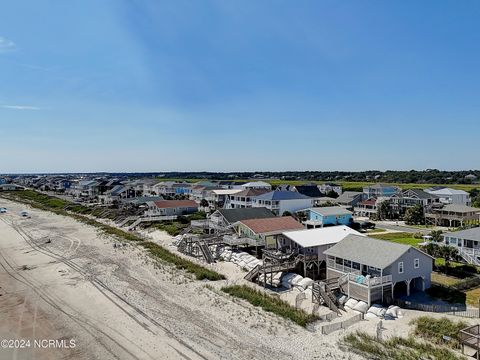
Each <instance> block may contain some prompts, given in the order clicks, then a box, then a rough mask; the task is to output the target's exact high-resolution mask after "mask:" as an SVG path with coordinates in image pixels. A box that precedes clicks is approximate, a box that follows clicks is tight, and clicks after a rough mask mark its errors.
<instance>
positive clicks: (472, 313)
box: [394, 300, 480, 318]
mask: <svg viewBox="0 0 480 360" xmlns="http://www.w3.org/2000/svg"><path fill="white" fill-rule="evenodd" d="M394 303H395V305H398V306H400V307H401V308H404V309H410V310H420V311H428V312H436V313H444V314H447V315H455V316H461V317H466V318H480V310H479V309H471V308H470V309H469V308H467V307H466V305H448V304H422V303H416V302H412V301H408V300H395V301H394Z"/></svg>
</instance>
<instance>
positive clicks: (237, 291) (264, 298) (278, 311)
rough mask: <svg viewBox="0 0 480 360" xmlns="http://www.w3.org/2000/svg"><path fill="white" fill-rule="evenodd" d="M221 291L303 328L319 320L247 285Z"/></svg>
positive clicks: (230, 287) (225, 288)
mask: <svg viewBox="0 0 480 360" xmlns="http://www.w3.org/2000/svg"><path fill="white" fill-rule="evenodd" d="M221 290H222V291H223V292H225V293H227V294H230V295H231V296H234V297H237V298H240V299H243V300H246V301H248V302H249V303H250V304H252V305H253V306H258V307H260V308H262V309H263V310H265V311H267V312H271V313H273V314H275V315H278V316H281V317H283V318H285V319H289V320H292V321H293V322H294V323H296V324H298V325H300V326H303V327H305V326H307V325H308V324H309V323H311V322H314V321H316V320H318V317H317V316H315V315H312V314H309V313H307V312H305V311H303V310H300V309H296V308H294V307H293V306H291V305H290V304H288V303H287V302H285V301H283V300H280V299H278V298H274V297H272V296H270V295H268V294H265V293H263V292H261V291H258V290H255V289H253V288H251V287H249V286H246V285H232V286H226V287H223V288H222V289H221Z"/></svg>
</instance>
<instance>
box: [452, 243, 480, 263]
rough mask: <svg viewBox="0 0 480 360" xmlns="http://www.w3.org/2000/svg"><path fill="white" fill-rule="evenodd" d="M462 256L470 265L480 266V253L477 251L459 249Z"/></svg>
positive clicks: (464, 248)
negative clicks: (479, 257)
mask: <svg viewBox="0 0 480 360" xmlns="http://www.w3.org/2000/svg"><path fill="white" fill-rule="evenodd" d="M457 249H458V252H459V254H460V256H462V257H463V259H464V260H465V261H466V262H467V263H469V264H474V265H480V261H479V260H478V256H480V251H479V250H477V249H472V248H466V247H459V248H457Z"/></svg>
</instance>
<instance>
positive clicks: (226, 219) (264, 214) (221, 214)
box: [209, 208, 275, 228]
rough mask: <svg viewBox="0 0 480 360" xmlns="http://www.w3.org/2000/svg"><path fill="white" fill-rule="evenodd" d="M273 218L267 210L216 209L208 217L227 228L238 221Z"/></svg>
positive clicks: (272, 214) (273, 215)
mask: <svg viewBox="0 0 480 360" xmlns="http://www.w3.org/2000/svg"><path fill="white" fill-rule="evenodd" d="M272 217H275V214H274V213H272V212H271V211H270V210H268V209H267V208H236V209H218V210H216V211H215V212H214V213H212V215H210V216H209V220H210V221H211V222H213V223H214V224H216V225H218V226H221V227H224V228H226V227H229V226H231V225H233V224H235V223H237V222H239V221H242V220H249V219H266V218H272Z"/></svg>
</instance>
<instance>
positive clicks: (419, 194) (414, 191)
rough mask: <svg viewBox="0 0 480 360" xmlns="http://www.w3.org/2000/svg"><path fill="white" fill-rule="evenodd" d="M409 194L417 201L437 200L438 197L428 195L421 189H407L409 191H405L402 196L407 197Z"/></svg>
mask: <svg viewBox="0 0 480 360" xmlns="http://www.w3.org/2000/svg"><path fill="white" fill-rule="evenodd" d="M409 194H414V195H415V196H416V197H418V198H419V199H438V196H436V195H434V194H430V193H428V192H426V191H423V190H421V189H409V190H405V191H404V192H403V196H405V197H406V196H408V195H409Z"/></svg>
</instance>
